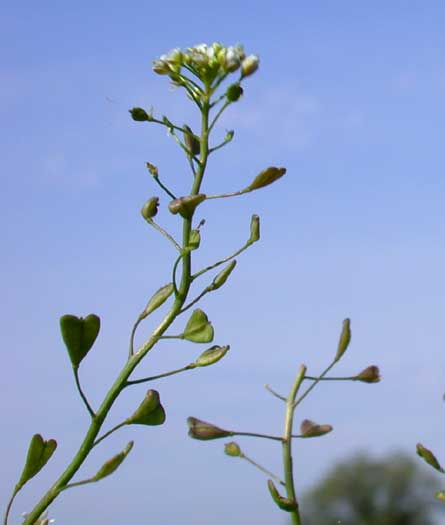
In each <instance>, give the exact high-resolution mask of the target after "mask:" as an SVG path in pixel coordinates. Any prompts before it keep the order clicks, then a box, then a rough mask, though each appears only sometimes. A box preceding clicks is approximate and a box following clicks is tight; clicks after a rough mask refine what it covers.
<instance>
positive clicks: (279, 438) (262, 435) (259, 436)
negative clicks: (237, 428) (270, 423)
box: [232, 432, 283, 441]
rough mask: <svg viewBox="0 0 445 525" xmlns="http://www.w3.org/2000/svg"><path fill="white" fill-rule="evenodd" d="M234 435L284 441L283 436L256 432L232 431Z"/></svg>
mask: <svg viewBox="0 0 445 525" xmlns="http://www.w3.org/2000/svg"><path fill="white" fill-rule="evenodd" d="M232 436H249V437H257V438H263V439H272V440H274V441H283V438H282V437H281V436H271V435H270V434H257V433H256V432H232Z"/></svg>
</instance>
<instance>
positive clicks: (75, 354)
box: [60, 314, 100, 368]
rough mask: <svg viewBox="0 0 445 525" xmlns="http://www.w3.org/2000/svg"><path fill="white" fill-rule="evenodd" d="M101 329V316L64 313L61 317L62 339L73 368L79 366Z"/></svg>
mask: <svg viewBox="0 0 445 525" xmlns="http://www.w3.org/2000/svg"><path fill="white" fill-rule="evenodd" d="M99 330H100V318H99V317H98V316H97V315H94V314H90V315H87V316H86V317H85V318H83V317H76V316H75V315H63V316H62V317H61V318H60V331H61V333H62V339H63V342H64V343H65V346H66V348H67V350H68V355H69V358H70V360H71V364H72V365H73V368H78V366H79V365H80V363H81V361H82V359H83V358H84V357H85V356H86V355H87V353H88V352H89V351H90V350H91V347H92V346H93V344H94V342H95V341H96V338H97V336H98V334H99Z"/></svg>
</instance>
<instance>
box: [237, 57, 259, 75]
mask: <svg viewBox="0 0 445 525" xmlns="http://www.w3.org/2000/svg"><path fill="white" fill-rule="evenodd" d="M259 64H260V59H259V58H258V57H257V55H249V56H248V57H246V58H245V59H244V60H243V61H242V62H241V75H242V76H243V77H248V76H250V75H252V74H253V73H255V71H256V70H257V69H258V66H259Z"/></svg>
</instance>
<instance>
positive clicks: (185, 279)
mask: <svg viewBox="0 0 445 525" xmlns="http://www.w3.org/2000/svg"><path fill="white" fill-rule="evenodd" d="M209 97H210V93H207V97H206V98H205V100H204V103H203V105H202V109H201V156H200V162H199V167H198V170H197V173H196V176H195V177H194V180H193V185H192V189H191V195H196V194H198V193H199V190H200V187H201V183H202V179H203V177H204V173H205V168H206V165H207V158H208V152H209V146H208V137H209V109H210V106H209ZM192 219H193V217H190V218H188V219H183V227H182V246H183V255H182V277H181V283H180V286H179V288H178V289H177V290H175V292H177V293H176V294H175V300H174V302H173V305H172V306H171V308H170V310H169V312H168V313H167V314H166V316H165V317H164V319H163V320H162V321H161V322H160V324H159V325H158V326H157V328H156V329H155V330H154V331H153V333H152V335H151V337H150V338H149V339H148V340H147V341H146V342H145V343H144V344H143V345H142V346H141V348H139V350H138V351H137V352H136V353H135V354H134V355H132V356H131V358H130V359H128V361H127V362H126V364H125V365H124V367H123V368H122V370H121V372H120V374H119V375H118V377H117V379H116V380H115V381H114V383H113V385H112V386H111V388H110V390H109V391H108V393H107V394H106V396H105V398H104V400H103V401H102V404H101V405H100V407H99V408H98V410H97V413H96V414H95V415H94V417H93V418H92V421H91V424H90V426H89V428H88V430H87V433H86V435H85V437H84V439H83V441H82V443H81V445H80V447H79V450H78V451H77V453H76V454H75V456H74V458H73V459H72V461H71V463H70V464H69V465H68V466H67V467H66V469H65V470H64V472H63V473H62V474H61V476H60V477H59V478H58V479H57V480H56V481H55V483H54V484H53V485H52V486H51V487H50V489H49V490H48V491H47V492H46V494H44V496H43V497H42V498H41V500H40V501H39V502H38V503H37V504H36V505H35V507H34V508H33V509H32V511H31V512H30V513H29V514H28V515H27V516H26V518H25V521H24V522H23V525H33V524H34V523H35V522H36V521H37V519H38V518H39V516H40V515H41V514H42V513H43V512H44V511H45V510H46V509H47V508H48V507H49V505H50V504H51V503H52V502H53V501H54V500H55V499H56V498H57V496H58V495H59V494H60V492H61V491H62V490H64V488H66V486H67V485H68V484H69V482H70V480H71V479H72V477H73V476H74V475H75V474H76V472H77V471H78V470H79V468H80V467H81V465H82V464H83V462H84V461H85V459H86V458H87V456H88V455H89V453H90V451H91V449H92V448H93V446H94V443H95V441H96V438H97V436H98V434H99V431H100V429H101V427H102V425H103V423H104V421H105V418H106V416H107V415H108V412H109V411H110V409H111V407H112V406H113V404H114V402H115V400H116V399H117V397H118V396H119V394H120V393H121V391H122V390H123V389H124V388H125V386H126V384H127V381H128V378H129V377H130V375H131V374H132V372H133V371H134V369H135V368H136V367H137V365H138V364H139V363H140V362H141V361H142V359H144V357H145V356H146V355H147V354H148V352H150V350H151V349H152V348H153V347H154V345H155V344H156V343H157V342H158V341H159V339H160V338H161V337H162V335H163V334H164V332H165V331H166V330H167V329H168V328H169V327H170V325H171V324H172V323H173V321H174V320H175V319H176V317H177V316H178V313H179V312H180V310H181V308H182V307H183V305H184V302H185V300H186V298H187V294H188V291H189V288H190V285H191V282H192V278H191V254H190V251H189V250H186V249H185V248H186V247H187V246H188V245H189V241H190V232H191V228H192Z"/></svg>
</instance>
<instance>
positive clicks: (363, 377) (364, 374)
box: [354, 365, 380, 383]
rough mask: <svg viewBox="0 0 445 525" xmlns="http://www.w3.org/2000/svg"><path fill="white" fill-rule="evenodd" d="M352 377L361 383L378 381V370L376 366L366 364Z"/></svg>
mask: <svg viewBox="0 0 445 525" xmlns="http://www.w3.org/2000/svg"><path fill="white" fill-rule="evenodd" d="M354 379H355V380H356V381H362V382H363V383H378V382H379V381H380V370H379V367H378V366H374V365H372V366H368V367H367V368H365V369H364V370H362V371H361V372H360V373H359V374H357V375H356V376H355V377H354Z"/></svg>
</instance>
